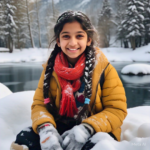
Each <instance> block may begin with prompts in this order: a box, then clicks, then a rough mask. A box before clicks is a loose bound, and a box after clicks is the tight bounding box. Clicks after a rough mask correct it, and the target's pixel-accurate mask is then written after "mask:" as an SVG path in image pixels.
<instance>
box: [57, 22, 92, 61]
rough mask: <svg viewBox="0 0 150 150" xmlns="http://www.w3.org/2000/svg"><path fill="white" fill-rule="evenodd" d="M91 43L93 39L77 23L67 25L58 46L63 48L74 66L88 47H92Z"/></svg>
mask: <svg viewBox="0 0 150 150" xmlns="http://www.w3.org/2000/svg"><path fill="white" fill-rule="evenodd" d="M91 42H92V40H91V38H88V36H87V33H86V32H85V31H84V30H83V29H82V28H81V25H80V23H78V22H77V21H74V22H71V23H66V24H65V25H64V27H63V29H62V31H61V32H60V34H59V39H57V45H58V46H59V47H61V49H62V51H63V52H64V53H65V54H66V56H67V58H68V61H69V62H70V63H72V64H75V63H76V62H77V60H78V59H79V57H80V55H81V54H82V53H83V52H84V51H85V49H86V46H90V44H91Z"/></svg>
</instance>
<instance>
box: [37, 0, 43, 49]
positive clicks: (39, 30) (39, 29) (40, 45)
mask: <svg viewBox="0 0 150 150" xmlns="http://www.w3.org/2000/svg"><path fill="white" fill-rule="evenodd" d="M36 13H37V24H38V34H39V47H42V43H41V27H40V22H39V7H38V2H37V0H36Z"/></svg>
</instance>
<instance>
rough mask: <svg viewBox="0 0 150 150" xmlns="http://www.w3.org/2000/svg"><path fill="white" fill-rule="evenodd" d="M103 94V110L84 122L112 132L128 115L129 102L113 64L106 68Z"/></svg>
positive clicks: (96, 129) (97, 129)
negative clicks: (127, 102)
mask: <svg viewBox="0 0 150 150" xmlns="http://www.w3.org/2000/svg"><path fill="white" fill-rule="evenodd" d="M99 89H100V88H99ZM101 94H102V105H103V110H102V111H101V112H99V113H97V114H95V115H93V116H91V117H89V118H87V119H85V120H84V121H83V122H84V123H88V124H90V125H91V126H92V127H93V128H94V129H95V131H96V132H112V131H114V130H116V129H117V128H119V127H121V125H122V123H123V120H124V119H125V117H126V115H127V104H126V96H125V90H124V87H123V85H122V82H121V80H120V78H119V76H118V73H117V71H116V70H115V68H114V67H113V66H112V65H111V64H110V65H109V66H108V67H107V69H106V70H105V81H104V84H103V88H102V91H101Z"/></svg>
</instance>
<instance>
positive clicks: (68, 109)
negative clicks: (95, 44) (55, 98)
mask: <svg viewBox="0 0 150 150" xmlns="http://www.w3.org/2000/svg"><path fill="white" fill-rule="evenodd" d="M85 59H86V58H85V54H84V53H83V54H82V55H81V57H80V58H79V59H78V61H77V62H76V64H75V67H74V68H69V64H68V61H67V58H66V56H65V54H64V53H63V52H60V53H58V54H57V56H56V58H55V64H54V70H55V72H56V74H57V76H58V80H59V82H60V86H61V88H62V99H61V103H60V111H59V113H60V115H62V116H64V115H66V116H67V117H74V115H75V114H77V111H78V109H77V106H76V102H75V98H74V94H73V93H74V92H76V91H77V90H78V89H79V88H80V86H81V82H80V77H81V76H83V73H84V68H85ZM71 81H72V82H71Z"/></svg>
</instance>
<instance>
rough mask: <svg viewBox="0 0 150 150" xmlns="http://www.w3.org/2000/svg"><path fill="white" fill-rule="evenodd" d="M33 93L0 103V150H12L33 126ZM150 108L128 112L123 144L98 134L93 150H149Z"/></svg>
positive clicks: (26, 92)
mask: <svg viewBox="0 0 150 150" xmlns="http://www.w3.org/2000/svg"><path fill="white" fill-rule="evenodd" d="M33 95H34V91H25V92H18V93H12V94H11V95H8V96H6V97H4V98H1V99H0V141H1V144H0V150H9V148H10V145H11V142H13V141H14V140H15V139H16V135H17V134H18V133H19V132H20V131H21V130H22V129H24V128H26V127H28V126H31V124H32V122H31V104H32V101H33V100H32V99H33ZM149 114H150V106H141V107H135V108H130V109H128V115H127V117H126V119H125V120H124V122H123V125H122V127H121V128H122V133H121V142H117V141H115V140H114V139H112V138H111V137H110V136H109V135H108V134H107V133H97V134H95V135H94V136H93V138H92V139H91V140H92V142H93V143H97V144H96V145H95V146H94V147H93V148H92V150H99V149H100V148H101V149H102V150H108V149H109V150H120V149H121V150H149V147H150V115H149Z"/></svg>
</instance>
